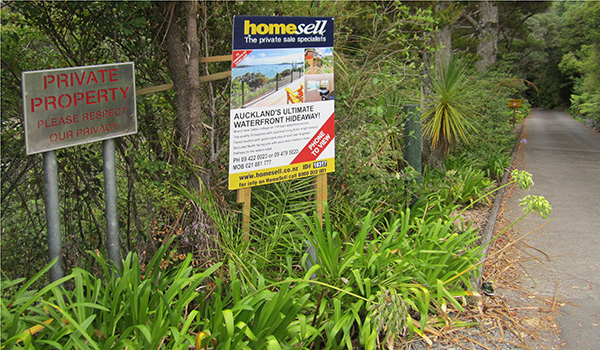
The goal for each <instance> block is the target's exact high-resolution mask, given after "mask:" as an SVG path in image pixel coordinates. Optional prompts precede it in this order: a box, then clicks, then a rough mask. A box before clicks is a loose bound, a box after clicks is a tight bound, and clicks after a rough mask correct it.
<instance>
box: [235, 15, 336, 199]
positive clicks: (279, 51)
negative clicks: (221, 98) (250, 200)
mask: <svg viewBox="0 0 600 350" xmlns="http://www.w3.org/2000/svg"><path fill="white" fill-rule="evenodd" d="M232 55H233V61H232V90H231V96H232V98H231V99H232V106H231V109H230V139H229V140H230V146H229V147H230V148H229V189H231V190H233V189H239V188H246V187H252V186H257V185H263V184H267V183H273V182H280V181H286V180H292V179H297V178H301V177H307V176H312V175H319V174H325V173H329V172H333V171H334V170H335V151H334V150H335V144H334V143H335V142H334V141H335V118H334V112H335V109H334V99H333V95H334V88H335V86H334V79H333V18H332V17H258V16H236V17H235V18H234V29H233V53H232Z"/></svg>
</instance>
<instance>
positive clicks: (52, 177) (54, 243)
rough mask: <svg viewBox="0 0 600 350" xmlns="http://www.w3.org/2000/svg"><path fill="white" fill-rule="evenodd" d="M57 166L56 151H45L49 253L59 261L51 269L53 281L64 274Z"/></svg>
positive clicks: (51, 258) (45, 199)
mask: <svg viewBox="0 0 600 350" xmlns="http://www.w3.org/2000/svg"><path fill="white" fill-rule="evenodd" d="M56 168H57V166H56V151H48V152H44V191H45V194H46V198H44V202H45V204H46V221H47V230H48V253H49V255H50V260H53V259H54V258H57V257H58V261H57V262H56V264H54V266H52V268H51V269H50V280H51V281H52V282H54V281H56V280H59V279H61V278H62V277H63V276H64V272H63V258H62V254H61V249H62V243H61V238H60V206H59V204H58V171H57V170H56Z"/></svg>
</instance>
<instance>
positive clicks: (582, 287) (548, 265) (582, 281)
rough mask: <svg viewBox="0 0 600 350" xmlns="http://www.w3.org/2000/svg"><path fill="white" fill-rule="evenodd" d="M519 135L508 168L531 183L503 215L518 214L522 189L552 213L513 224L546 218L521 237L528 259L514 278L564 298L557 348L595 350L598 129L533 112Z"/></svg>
mask: <svg viewBox="0 0 600 350" xmlns="http://www.w3.org/2000/svg"><path fill="white" fill-rule="evenodd" d="M522 137H523V138H524V139H526V140H527V143H526V144H524V145H523V146H522V148H521V150H520V152H519V154H518V156H517V159H516V161H515V165H516V167H517V168H519V169H522V170H527V171H528V172H530V173H531V174H532V175H533V181H534V182H535V185H534V186H533V187H532V188H531V190H530V191H528V192H525V191H516V193H515V194H514V195H513V196H512V197H511V198H510V199H508V200H507V204H508V205H507V207H506V208H507V209H508V211H509V213H508V216H509V217H512V218H513V219H514V218H516V217H518V216H519V215H520V214H521V213H522V209H521V208H520V207H519V206H518V202H519V199H520V198H522V197H524V196H525V195H528V194H533V195H542V196H544V197H546V199H547V200H548V201H549V202H550V204H551V205H552V207H553V211H552V214H551V215H550V217H549V219H548V220H543V219H541V218H540V217H539V215H537V214H535V215H531V216H529V217H527V218H526V219H524V220H523V221H521V222H520V223H519V224H518V225H517V230H519V231H520V232H521V233H522V234H527V233H528V232H530V231H531V230H534V229H536V228H539V227H540V225H542V224H544V223H546V224H545V225H544V226H543V227H541V228H539V229H538V230H537V231H535V232H534V233H532V234H530V235H529V236H527V238H526V239H525V242H526V243H527V245H529V246H531V247H534V248H530V249H528V253H529V254H531V255H532V257H533V259H531V260H529V261H527V262H524V263H523V265H524V267H525V270H526V271H527V273H528V274H529V275H530V276H526V275H524V276H522V277H521V279H520V282H519V283H520V284H521V286H522V287H523V288H524V289H525V290H529V291H530V292H531V293H532V294H535V293H537V294H538V295H542V296H545V297H548V298H553V297H554V295H555V292H556V293H557V295H558V300H559V301H560V302H564V303H566V304H565V306H563V307H562V308H561V310H560V313H559V315H558V316H557V321H558V324H559V327H560V330H561V339H562V342H563V343H564V344H565V345H564V349H577V350H585V349H600V134H598V133H596V132H594V131H592V130H590V129H587V128H585V127H584V126H582V125H581V124H580V123H578V122H576V121H575V120H573V119H572V118H571V117H570V116H568V115H566V114H564V113H561V112H558V111H543V110H534V111H533V112H532V114H531V116H530V117H529V118H527V120H526V125H525V132H524V134H523V136H522ZM546 221H548V222H546Z"/></svg>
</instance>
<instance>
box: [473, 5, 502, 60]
mask: <svg viewBox="0 0 600 350" xmlns="http://www.w3.org/2000/svg"><path fill="white" fill-rule="evenodd" d="M479 28H480V32H479V44H478V46H477V54H478V55H479V56H480V57H481V59H480V60H479V61H478V62H477V63H476V65H475V66H476V68H477V70H478V71H480V72H482V71H484V70H485V68H486V67H488V66H489V65H490V64H493V63H495V62H496V52H497V51H498V7H497V6H495V5H494V4H493V3H492V1H490V0H483V1H480V2H479Z"/></svg>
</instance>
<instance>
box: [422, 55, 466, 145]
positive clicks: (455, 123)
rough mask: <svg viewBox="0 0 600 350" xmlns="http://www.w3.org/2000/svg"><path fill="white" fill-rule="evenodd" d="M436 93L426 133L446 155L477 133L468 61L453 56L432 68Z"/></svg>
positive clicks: (426, 110)
mask: <svg viewBox="0 0 600 350" xmlns="http://www.w3.org/2000/svg"><path fill="white" fill-rule="evenodd" d="M430 78H431V89H432V91H433V96H430V99H429V102H426V103H425V107H424V110H423V114H422V121H423V132H424V134H425V136H427V137H428V138H429V139H431V145H432V147H433V148H434V149H436V148H437V149H439V150H440V151H441V152H442V154H446V153H447V152H448V151H449V150H450V148H451V147H452V146H453V145H454V144H455V143H456V142H457V141H465V142H468V141H469V135H470V134H471V133H472V132H476V131H477V130H476V128H475V126H474V125H473V123H472V120H473V117H474V116H475V114H476V112H475V111H474V109H473V108H472V107H471V106H470V104H469V101H470V98H469V89H468V87H469V77H468V75H467V67H466V65H465V64H464V63H462V62H461V61H459V60H457V59H456V58H454V57H451V58H450V60H449V61H448V63H447V64H443V63H442V64H438V65H437V66H436V68H435V69H433V70H432V71H431V74H430Z"/></svg>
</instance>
